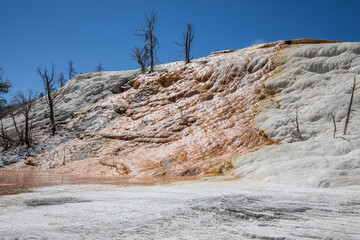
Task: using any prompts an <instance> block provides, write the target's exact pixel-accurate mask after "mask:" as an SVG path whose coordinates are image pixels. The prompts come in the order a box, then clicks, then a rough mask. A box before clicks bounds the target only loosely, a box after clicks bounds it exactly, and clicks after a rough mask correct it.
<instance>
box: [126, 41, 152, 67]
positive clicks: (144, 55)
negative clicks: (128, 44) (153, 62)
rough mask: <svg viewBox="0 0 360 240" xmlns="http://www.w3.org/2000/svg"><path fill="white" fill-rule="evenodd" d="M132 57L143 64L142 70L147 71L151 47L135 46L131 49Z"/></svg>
mask: <svg viewBox="0 0 360 240" xmlns="http://www.w3.org/2000/svg"><path fill="white" fill-rule="evenodd" d="M130 55H131V59H132V60H135V61H136V62H137V63H138V64H139V65H140V66H141V72H142V73H145V70H146V67H147V65H148V63H149V49H148V47H147V45H145V46H144V47H143V48H142V49H140V48H139V47H136V46H134V47H133V49H132V50H131V54H130Z"/></svg>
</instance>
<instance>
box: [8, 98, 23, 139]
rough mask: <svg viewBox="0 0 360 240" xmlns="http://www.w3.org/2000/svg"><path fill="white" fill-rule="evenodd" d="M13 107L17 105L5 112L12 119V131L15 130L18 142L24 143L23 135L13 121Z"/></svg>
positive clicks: (14, 120)
mask: <svg viewBox="0 0 360 240" xmlns="http://www.w3.org/2000/svg"><path fill="white" fill-rule="evenodd" d="M14 107H17V105H16V106H11V107H7V112H8V114H9V115H10V117H11V119H12V122H13V124H14V129H15V132H16V135H17V136H18V139H19V142H24V134H23V132H22V131H20V129H19V127H18V125H17V123H16V119H15V114H16V113H15V110H14Z"/></svg>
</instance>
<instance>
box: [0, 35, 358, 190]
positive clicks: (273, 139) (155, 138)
mask: <svg viewBox="0 0 360 240" xmlns="http://www.w3.org/2000/svg"><path fill="white" fill-rule="evenodd" d="M359 54H360V44H359V43H339V42H332V41H321V40H307V39H303V40H292V41H280V42H275V43H269V44H261V45H257V46H253V47H249V48H246V49H241V50H237V51H233V50H228V51H222V52H216V53H212V54H211V55H210V56H208V57H205V58H201V59H196V60H194V61H193V62H192V63H190V64H184V63H182V62H178V63H172V64H168V65H162V66H160V67H158V69H157V71H155V72H153V73H149V74H139V72H138V71H126V72H105V73H95V74H83V75H79V76H77V77H75V78H74V79H72V80H71V81H70V82H69V83H67V84H66V86H65V87H64V88H62V89H59V90H58V91H60V92H61V94H62V95H63V98H62V100H61V102H60V103H59V105H58V111H57V113H58V114H57V119H58V121H59V123H60V128H61V131H60V134H59V135H58V136H56V137H49V136H48V135H44V132H46V131H47V129H46V126H48V123H47V122H48V121H47V120H46V111H45V110H46V105H45V101H44V100H43V99H40V101H38V102H37V103H36V109H37V112H39V113H42V114H37V119H36V124H35V126H36V134H35V137H36V138H37V143H38V145H37V146H36V147H35V148H34V149H35V150H30V151H32V152H31V154H28V155H26V156H25V157H23V159H25V160H24V161H21V162H20V163H18V164H16V165H13V166H10V167H11V168H16V169H19V168H25V169H27V168H30V169H48V168H51V169H54V171H56V172H58V173H70V174H79V175H91V176H130V177H141V176H189V175H204V174H214V173H228V172H230V171H231V170H232V167H233V165H234V168H235V169H234V172H233V174H234V175H237V176H241V177H245V178H253V179H258V180H263V181H269V182H276V183H285V184H295V185H310V186H321V187H328V186H348V185H358V184H359V180H360V179H359V175H360V174H359V170H358V169H360V158H359V152H360V150H359V147H358V146H360V145H359V143H360V140H359V136H360V135H359V131H358V130H357V129H358V126H359V117H358V109H359V104H360V103H359V90H358V87H357V88H356V91H355V97H354V104H353V110H354V111H353V112H352V115H351V116H352V118H351V121H350V124H349V129H348V133H349V135H346V136H342V134H340V130H342V128H343V123H344V118H345V117H346V111H347V105H348V102H349V100H350V92H351V85H352V81H353V78H354V77H357V76H358V75H359V73H360V68H359V66H360V65H359V62H360V56H359ZM296 112H298V118H299V127H300V133H301V136H302V139H299V136H298V133H297V132H296V130H295V129H294V126H293V123H292V121H291V119H295V115H296ZM330 114H333V115H334V116H335V120H336V123H337V127H338V132H337V136H339V137H340V136H341V138H335V139H332V131H333V129H332V128H333V123H332V119H331V118H330V117H329V116H330ZM5 123H6V126H7V129H10V128H11V121H10V119H5ZM266 145H271V146H266ZM39 146H41V147H39ZM13 156H14V155H13ZM5 158H7V157H5ZM3 159H4V158H3ZM17 160H19V159H17Z"/></svg>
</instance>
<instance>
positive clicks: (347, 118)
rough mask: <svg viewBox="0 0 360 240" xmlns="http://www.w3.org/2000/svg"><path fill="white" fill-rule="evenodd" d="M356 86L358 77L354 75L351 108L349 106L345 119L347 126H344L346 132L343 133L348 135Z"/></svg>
mask: <svg viewBox="0 0 360 240" xmlns="http://www.w3.org/2000/svg"><path fill="white" fill-rule="evenodd" d="M355 87H356V78H355V77H354V84H353V86H352V89H351V97H350V103H349V108H348V111H347V115H346V120H345V127H344V133H343V134H344V135H346V130H347V127H348V124H349V119H350V112H351V106H352V103H353V98H354V92H355Z"/></svg>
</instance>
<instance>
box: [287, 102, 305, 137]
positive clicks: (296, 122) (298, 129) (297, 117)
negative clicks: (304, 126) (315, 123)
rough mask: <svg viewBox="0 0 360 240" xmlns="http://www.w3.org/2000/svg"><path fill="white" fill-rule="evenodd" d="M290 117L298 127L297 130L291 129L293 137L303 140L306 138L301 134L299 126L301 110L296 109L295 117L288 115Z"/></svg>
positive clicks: (295, 126)
mask: <svg viewBox="0 0 360 240" xmlns="http://www.w3.org/2000/svg"><path fill="white" fill-rule="evenodd" d="M288 118H289V120H290V121H291V122H292V124H293V125H294V128H295V129H296V131H291V135H292V136H293V137H296V138H298V139H299V140H301V141H302V140H304V138H303V136H302V135H301V132H300V127H299V112H298V109H296V115H295V119H292V118H291V117H290V116H288Z"/></svg>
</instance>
